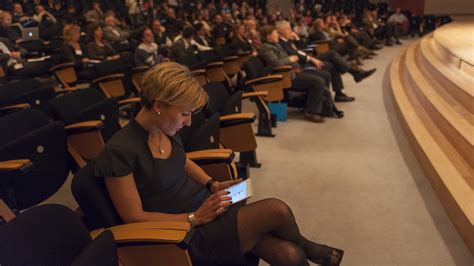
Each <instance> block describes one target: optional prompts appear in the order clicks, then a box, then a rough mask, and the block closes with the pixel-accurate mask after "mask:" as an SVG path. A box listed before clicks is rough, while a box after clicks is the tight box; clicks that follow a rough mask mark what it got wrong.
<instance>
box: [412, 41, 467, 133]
mask: <svg viewBox="0 0 474 266" xmlns="http://www.w3.org/2000/svg"><path fill="white" fill-rule="evenodd" d="M423 45H426V43H425V42H420V46H419V47H418V51H417V53H416V60H417V65H418V68H419V69H420V70H423V72H424V73H429V75H425V76H429V77H430V79H429V80H430V81H432V82H433V83H436V85H437V86H436V89H438V93H439V94H440V95H441V96H442V98H447V100H448V101H449V102H450V103H451V105H452V106H453V107H454V108H455V109H456V110H458V112H460V113H462V114H463V116H464V117H466V119H467V120H468V122H469V123H470V124H471V125H474V104H473V102H474V97H472V96H470V95H469V94H468V93H466V91H465V90H463V89H461V88H459V87H458V84H456V83H455V82H453V81H452V80H449V79H448V78H447V77H445V76H444V75H443V74H442V73H440V72H439V69H438V68H437V67H436V66H433V64H432V62H430V61H429V59H428V58H427V57H426V56H425V55H424V54H423V53H424V52H423V50H422V49H423ZM426 49H428V50H430V48H429V47H428V48H426Z"/></svg>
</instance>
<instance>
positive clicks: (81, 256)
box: [0, 204, 192, 266]
mask: <svg viewBox="0 0 474 266" xmlns="http://www.w3.org/2000/svg"><path fill="white" fill-rule="evenodd" d="M190 234H192V229H191V228H190V226H189V224H187V223H184V222H167V223H161V222H149V223H134V224H128V225H123V226H114V227H113V228H107V229H105V230H104V229H98V230H95V231H92V232H90V233H89V231H88V229H87V228H86V227H85V226H84V223H83V222H82V221H81V219H80V217H79V216H78V215H77V214H76V213H74V212H73V211H72V210H70V209H68V208H66V207H64V206H61V205H57V204H48V205H43V206H37V207H34V208H32V209H30V210H28V211H26V212H24V213H22V214H20V215H18V217H16V218H15V219H13V220H11V221H10V222H9V223H7V224H5V225H3V226H1V227H0V243H1V244H0V257H1V258H2V263H4V264H6V265H75V266H79V265H81V266H82V265H84V266H85V265H103V266H113V265H119V261H120V265H149V264H150V263H153V265H179V266H181V265H191V264H190V260H189V257H188V255H187V254H186V250H181V249H180V248H177V247H176V246H177V245H179V246H181V247H185V245H186V241H187V239H188V236H189V235H190ZM140 249H141V250H140Z"/></svg>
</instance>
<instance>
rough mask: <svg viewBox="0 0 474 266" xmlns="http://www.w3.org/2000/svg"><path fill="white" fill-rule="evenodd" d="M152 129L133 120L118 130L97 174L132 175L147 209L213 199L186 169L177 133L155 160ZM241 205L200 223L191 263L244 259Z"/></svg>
mask: <svg viewBox="0 0 474 266" xmlns="http://www.w3.org/2000/svg"><path fill="white" fill-rule="evenodd" d="M148 137H149V132H148V131H146V130H145V129H144V128H143V127H142V126H141V125H139V124H138V123H137V122H136V121H135V120H131V121H130V123H129V124H128V125H127V126H125V127H124V128H123V129H122V130H120V131H119V132H117V133H116V134H115V135H114V136H113V137H112V138H111V139H110V140H109V141H108V142H107V145H106V146H105V148H104V150H103V151H102V152H101V154H100V155H99V156H98V157H97V159H96V161H95V169H94V172H95V175H96V176H97V177H117V178H120V177H123V176H126V175H128V174H130V173H133V175H134V177H135V183H136V185H137V189H138V192H139V194H140V198H141V201H142V205H143V210H144V211H149V212H151V211H155V212H163V213H172V214H179V213H188V212H192V211H196V210H197V209H198V208H199V207H200V206H201V204H202V202H203V201H204V200H205V199H206V198H207V197H209V193H208V191H207V190H206V189H205V187H204V186H203V185H202V184H199V183H198V182H196V181H195V180H194V179H192V178H191V177H188V176H187V175H186V173H185V170H184V165H185V163H186V154H185V151H184V148H183V145H182V143H181V140H180V139H179V137H178V136H177V135H175V136H173V137H171V138H170V139H171V144H172V152H171V155H170V157H169V158H168V159H159V158H154V157H153V155H152V153H151V151H150V149H149V147H148ZM237 211H238V206H237V205H233V206H231V207H230V208H229V209H228V210H227V211H226V212H224V213H223V214H222V215H220V216H218V217H216V219H214V220H213V221H212V222H210V223H207V224H205V225H202V226H197V227H196V228H195V232H194V234H193V236H192V238H191V243H190V248H189V251H190V255H191V259H192V261H193V263H195V262H199V263H203V262H204V263H205V262H209V264H211V263H219V264H222V263H242V262H243V261H244V259H243V254H242V252H241V250H240V241H239V236H238V232H237Z"/></svg>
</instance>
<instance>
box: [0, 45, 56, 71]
mask: <svg viewBox="0 0 474 266" xmlns="http://www.w3.org/2000/svg"><path fill="white" fill-rule="evenodd" d="M25 54H26V50H25V49H23V48H21V47H20V46H18V45H16V44H13V43H12V42H10V41H9V40H8V39H7V38H3V37H0V62H2V67H3V68H4V69H8V73H9V74H11V75H21V76H30V77H32V76H38V75H43V74H46V73H48V69H49V68H50V67H51V63H50V62H49V61H38V62H28V61H27V60H25V59H24V56H25Z"/></svg>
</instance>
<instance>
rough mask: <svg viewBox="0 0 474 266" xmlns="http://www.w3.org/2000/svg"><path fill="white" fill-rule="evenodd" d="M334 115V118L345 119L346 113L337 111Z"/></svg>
mask: <svg viewBox="0 0 474 266" xmlns="http://www.w3.org/2000/svg"><path fill="white" fill-rule="evenodd" d="M333 115H334V118H343V117H344V111H339V110H335V111H334V114H333Z"/></svg>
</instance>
